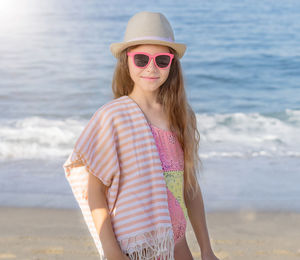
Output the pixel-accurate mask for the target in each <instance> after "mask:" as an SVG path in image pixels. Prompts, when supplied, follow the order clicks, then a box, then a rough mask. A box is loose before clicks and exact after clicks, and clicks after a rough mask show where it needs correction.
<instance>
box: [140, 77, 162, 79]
mask: <svg viewBox="0 0 300 260" xmlns="http://www.w3.org/2000/svg"><path fill="white" fill-rule="evenodd" d="M142 78H143V79H147V80H156V79H159V77H142Z"/></svg>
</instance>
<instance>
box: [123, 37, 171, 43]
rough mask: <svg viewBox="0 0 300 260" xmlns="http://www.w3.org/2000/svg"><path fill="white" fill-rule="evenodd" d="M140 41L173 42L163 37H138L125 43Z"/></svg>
mask: <svg viewBox="0 0 300 260" xmlns="http://www.w3.org/2000/svg"><path fill="white" fill-rule="evenodd" d="M142 40H157V41H165V42H174V40H173V39H172V38H171V37H169V38H164V37H157V36H144V37H138V38H133V39H130V40H128V41H126V42H133V41H142Z"/></svg>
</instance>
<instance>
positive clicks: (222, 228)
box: [0, 207, 300, 260]
mask: <svg viewBox="0 0 300 260" xmlns="http://www.w3.org/2000/svg"><path fill="white" fill-rule="evenodd" d="M206 219H207V225H208V229H209V234H210V239H211V244H212V247H213V249H214V252H215V254H216V255H217V256H218V257H219V259H228V260H229V259H232V260H235V259H236V260H237V259H243V260H250V259H251V260H253V259H257V260H260V259H264V260H271V259H272V260H276V259H278V260H279V259H280V260H292V259H300V213H292V212H252V211H241V212H237V211H234V212H209V213H206ZM187 239H188V243H189V246H190V248H191V251H192V253H193V255H194V258H195V259H201V254H200V248H199V246H198V244H197V242H196V239H195V236H194V234H193V231H192V229H191V226H190V224H188V230H187ZM0 259H22V260H29V259H30V260H32V259H35V260H38V259H39V260H42V259H43V260H46V259H64V260H68V259H72V260H77V259H78V260H79V259H89V260H96V259H99V257H98V253H97V250H96V247H95V245H94V242H93V240H92V238H91V236H90V234H89V232H88V229H87V227H86V224H85V223H84V221H83V217H82V215H81V212H80V211H79V210H69V209H43V208H8V207H2V208H0Z"/></svg>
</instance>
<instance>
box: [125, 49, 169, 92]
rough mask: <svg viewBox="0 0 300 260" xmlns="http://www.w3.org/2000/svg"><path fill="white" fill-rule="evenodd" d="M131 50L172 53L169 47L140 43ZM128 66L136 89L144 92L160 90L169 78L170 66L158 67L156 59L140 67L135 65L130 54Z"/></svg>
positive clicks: (152, 53)
mask: <svg viewBox="0 0 300 260" xmlns="http://www.w3.org/2000/svg"><path fill="white" fill-rule="evenodd" d="M130 52H147V53H149V54H151V55H154V54H157V53H170V51H169V48H168V47H166V46H161V45H150V44H143V45H139V46H137V47H136V48H134V49H131V50H130ZM128 67H129V73H130V77H131V79H132V80H133V82H134V89H135V88H138V90H140V91H142V92H149V91H150V92H158V89H159V87H160V86H161V85H162V84H163V83H164V82H165V81H166V80H167V78H168V76H169V72H170V67H169V68H167V69H160V68H157V67H156V66H155V64H154V60H153V59H151V61H150V63H149V64H148V66H147V67H146V68H138V67H136V66H135V65H134V62H133V59H132V57H130V56H128Z"/></svg>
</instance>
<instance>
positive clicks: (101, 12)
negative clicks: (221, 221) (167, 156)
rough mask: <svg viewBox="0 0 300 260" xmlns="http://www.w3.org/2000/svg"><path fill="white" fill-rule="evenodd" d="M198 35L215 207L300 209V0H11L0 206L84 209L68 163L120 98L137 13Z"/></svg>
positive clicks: (203, 178) (0, 62) (0, 16)
mask: <svg viewBox="0 0 300 260" xmlns="http://www.w3.org/2000/svg"><path fill="white" fill-rule="evenodd" d="M145 10H147V11H154V12H162V13H164V14H165V16H166V17H167V18H168V20H169V21H170V23H171V24H172V26H173V29H174V31H175V38H176V41H178V42H182V43H185V44H187V47H188V48H187V51H186V53H185V56H184V57H183V58H182V59H181V64H182V68H183V72H184V78H185V84H186V93H187V96H188V99H189V102H190V104H191V106H192V107H193V109H194V111H195V113H196V116H197V120H198V121H197V122H198V129H199V131H200V135H201V142H200V150H199V154H200V157H201V160H202V163H203V168H202V170H201V175H200V178H199V183H200V186H201V189H202V194H203V197H204V204H205V208H206V211H217V210H243V209H247V210H292V211H300V188H299V187H300V186H299V183H300V33H299V32H300V1H298V0H286V1H278V0H259V1H258V0H252V1H250V0H242V1H234V0H229V1H221V0H218V1H214V0H212V1H204V0H202V1H201V0H199V1H176V0H175V1H174V0H172V1H171V0H167V1H137V0H131V1H129V0H123V1H116V0H110V1H107V0H105V1H100V0H98V1H96V0H89V1H84V0H72V1H71V0H44V1H38V0H22V1H19V0H1V1H0V206H19V207H54V208H77V207H78V206H77V203H76V201H75V199H74V197H73V195H72V192H71V189H70V186H69V185H68V183H67V181H66V179H65V176H64V171H63V168H62V165H63V163H64V162H65V160H66V159H67V157H68V155H69V154H70V152H71V150H72V148H73V146H74V144H75V141H76V140H77V138H78V137H79V134H80V133H81V131H82V130H83V128H84V127H85V125H86V124H87V122H88V120H89V119H90V118H91V116H92V115H93V113H94V112H95V111H96V110H97V109H98V108H99V107H100V106H102V105H103V104H105V103H106V102H108V101H110V100H111V99H112V98H113V95H112V91H111V79H112V75H113V70H114V66H115V64H116V60H115V58H114V57H113V56H112V55H111V53H110V51H109V45H110V44H111V43H112V42H121V41H122V40H123V35H124V31H125V28H126V24H127V21H128V19H129V18H130V17H131V16H132V15H133V14H135V13H136V12H139V11H145Z"/></svg>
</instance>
